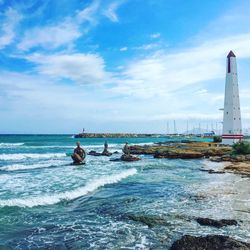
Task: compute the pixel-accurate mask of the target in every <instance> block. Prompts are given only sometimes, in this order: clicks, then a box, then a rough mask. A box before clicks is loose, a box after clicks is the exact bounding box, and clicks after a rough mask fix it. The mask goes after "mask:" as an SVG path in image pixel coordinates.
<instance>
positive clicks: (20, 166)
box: [0, 160, 67, 171]
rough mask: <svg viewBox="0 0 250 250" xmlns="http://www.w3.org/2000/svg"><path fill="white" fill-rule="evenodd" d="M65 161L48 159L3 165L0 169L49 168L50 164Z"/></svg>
mask: <svg viewBox="0 0 250 250" xmlns="http://www.w3.org/2000/svg"><path fill="white" fill-rule="evenodd" d="M66 163H67V162H66V161H60V160H49V161H46V162H44V163H35V164H30V165H25V164H12V165H8V166H3V167H1V168H0V170H4V171H17V170H29V169H36V168H49V167H51V166H59V165H62V164H66Z"/></svg>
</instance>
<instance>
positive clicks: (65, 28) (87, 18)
mask: <svg viewBox="0 0 250 250" xmlns="http://www.w3.org/2000/svg"><path fill="white" fill-rule="evenodd" d="M98 8H99V1H93V3H92V4H91V5H89V6H88V7H86V8H85V9H83V10H81V11H78V12H77V14H76V16H75V17H66V18H65V19H64V20H63V21H61V22H59V23H56V24H52V25H48V26H44V27H35V28H33V29H30V30H28V31H27V32H25V33H24V36H23V38H22V39H21V42H20V43H19V44H18V48H19V49H20V50H23V51H27V50H29V49H31V48H36V47H42V48H44V49H56V48H58V47H60V46H64V45H66V46H71V45H72V44H73V42H74V41H75V40H76V39H78V38H79V37H81V36H82V35H84V34H86V33H87V32H88V30H89V26H88V25H90V26H91V25H94V24H96V20H95V17H94V16H95V14H96V11H97V10H98ZM87 22H88V25H86V23H87ZM82 24H85V27H84V28H82Z"/></svg>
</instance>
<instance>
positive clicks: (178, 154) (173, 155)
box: [154, 150, 204, 159]
mask: <svg viewBox="0 0 250 250" xmlns="http://www.w3.org/2000/svg"><path fill="white" fill-rule="evenodd" d="M202 157H204V154H203V153H201V152H195V151H187V150H169V151H157V152H156V153H155V155H154V158H170V159H178V158H180V159H197V158H202Z"/></svg>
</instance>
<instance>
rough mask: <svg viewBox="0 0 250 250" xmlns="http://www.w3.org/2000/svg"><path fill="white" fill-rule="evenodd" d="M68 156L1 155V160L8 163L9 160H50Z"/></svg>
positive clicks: (61, 154) (58, 154)
mask: <svg viewBox="0 0 250 250" xmlns="http://www.w3.org/2000/svg"><path fill="white" fill-rule="evenodd" d="M64 156H66V154H65V153H56V154H53V153H49V154H29V153H27V154H21V153H20V154H0V160H3V161H8V160H12V161H15V160H25V159H28V158H31V159H48V158H59V157H64Z"/></svg>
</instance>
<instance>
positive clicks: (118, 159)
mask: <svg viewBox="0 0 250 250" xmlns="http://www.w3.org/2000/svg"><path fill="white" fill-rule="evenodd" d="M110 161H122V160H121V158H115V159H110Z"/></svg>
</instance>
